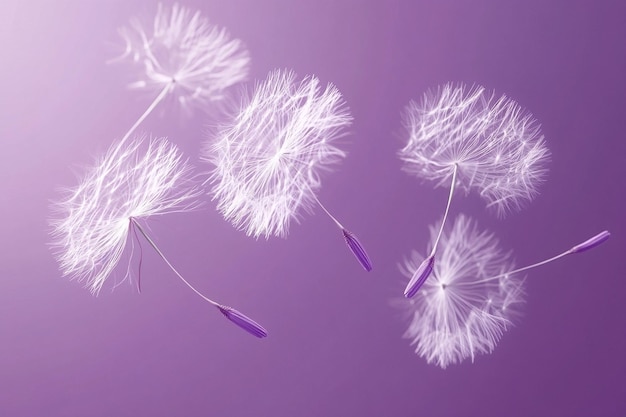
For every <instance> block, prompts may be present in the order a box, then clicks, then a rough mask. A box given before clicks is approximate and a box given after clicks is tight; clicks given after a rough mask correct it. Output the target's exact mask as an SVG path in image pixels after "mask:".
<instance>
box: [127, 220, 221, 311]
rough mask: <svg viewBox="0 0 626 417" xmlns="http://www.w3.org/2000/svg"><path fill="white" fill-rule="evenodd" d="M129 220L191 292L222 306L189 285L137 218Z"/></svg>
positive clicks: (219, 306)
mask: <svg viewBox="0 0 626 417" xmlns="http://www.w3.org/2000/svg"><path fill="white" fill-rule="evenodd" d="M130 221H131V222H132V223H133V224H134V225H135V226H136V227H137V229H138V230H139V232H140V233H141V234H142V235H143V237H145V238H146V240H147V241H148V243H149V244H150V246H152V247H153V248H154V250H155V251H156V252H157V253H158V254H159V256H160V257H161V259H163V261H164V262H165V263H166V264H167V266H169V267H170V269H171V270H172V271H174V273H175V274H176V276H177V277H178V278H180V279H181V281H183V282H184V283H185V284H187V286H188V287H189V288H191V290H192V291H193V292H195V293H196V294H198V295H199V296H200V297H202V299H204V300H205V301H206V302H208V303H210V304H212V305H214V306H215V307H217V308H223V306H222V305H221V304H219V303H217V302H215V301H213V300H211V299H210V298H208V297H206V296H205V295H204V294H202V293H201V292H200V291H198V290H197V289H195V288H194V286H193V285H191V284H190V283H189V282H188V281H187V280H186V279H185V278H183V276H182V275H181V274H180V273H179V272H178V271H177V270H176V268H174V266H173V265H172V264H171V263H170V261H168V260H167V258H166V257H165V255H163V252H161V250H160V249H159V248H158V246H157V245H156V243H154V241H153V240H152V239H151V238H150V236H148V234H147V233H146V232H145V231H144V230H143V227H141V225H140V224H139V222H137V220H135V219H134V218H133V217H131V218H130Z"/></svg>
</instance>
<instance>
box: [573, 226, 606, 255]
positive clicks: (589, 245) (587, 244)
mask: <svg viewBox="0 0 626 417" xmlns="http://www.w3.org/2000/svg"><path fill="white" fill-rule="evenodd" d="M609 237H611V234H610V233H609V232H608V230H605V231H603V232H600V233H598V234H597V235H595V236H594V237H592V238H591V239H589V240H586V241H584V242H583V243H581V244H579V245H576V246H574V247H573V248H571V249H570V250H569V252H570V253H580V252H584V251H587V250H589V249H593V248H595V247H596V246H598V245H601V244H602V243H604V242H605V241H606V240H607V239H608V238H609Z"/></svg>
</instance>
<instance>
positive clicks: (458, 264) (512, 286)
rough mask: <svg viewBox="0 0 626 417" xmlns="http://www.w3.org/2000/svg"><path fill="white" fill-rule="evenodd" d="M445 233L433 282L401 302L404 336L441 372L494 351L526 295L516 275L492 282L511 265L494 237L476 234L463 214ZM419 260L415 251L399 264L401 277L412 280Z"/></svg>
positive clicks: (434, 230) (435, 232)
mask: <svg viewBox="0 0 626 417" xmlns="http://www.w3.org/2000/svg"><path fill="white" fill-rule="evenodd" d="M438 230H440V227H439V225H436V226H432V227H431V228H430V233H431V240H430V244H429V248H428V249H429V250H431V249H432V246H433V245H434V243H435V241H436V239H437V237H438V236H439V233H438ZM446 230H447V231H445V230H444V232H443V234H442V235H441V236H440V244H441V250H440V251H439V255H438V260H437V262H435V263H434V265H433V270H432V275H431V278H430V279H428V280H426V281H425V282H424V284H423V286H421V289H420V290H419V292H418V291H416V294H415V297H414V298H412V299H411V300H405V302H404V303H403V306H404V308H406V309H407V311H409V312H410V313H411V315H412V320H411V323H410V325H409V328H408V329H407V331H406V332H405V334H404V337H405V338H408V339H411V341H412V344H414V345H415V352H416V353H417V354H418V355H419V356H421V357H423V358H424V359H426V361H427V362H428V363H432V364H436V365H438V366H440V367H441V368H446V367H447V366H448V365H451V364H454V363H460V362H462V361H463V360H465V359H467V358H471V359H472V360H473V359H474V357H475V356H477V355H478V354H483V353H490V352H492V351H493V349H494V348H495V346H496V345H497V343H498V341H499V340H500V338H501V336H502V334H503V333H504V332H505V331H506V330H507V328H508V327H509V326H511V325H512V322H511V317H513V316H514V315H515V312H516V309H517V308H518V306H519V305H520V304H521V303H522V302H523V295H524V291H523V280H522V279H521V278H519V277H518V276H517V275H512V274H510V273H507V274H505V275H503V276H501V277H499V278H491V276H493V275H498V274H501V273H502V272H503V271H507V270H510V269H511V268H512V266H513V262H512V260H511V255H510V253H506V252H503V251H502V250H501V249H500V248H499V247H498V240H497V239H496V238H495V237H494V236H493V235H492V234H490V233H487V232H481V231H479V230H478V228H477V227H476V225H475V224H474V222H472V221H471V220H470V219H469V218H467V217H465V216H463V215H460V216H458V217H457V218H456V220H455V221H454V223H453V225H452V227H451V229H450V230H448V228H446ZM423 259H424V258H423V257H421V256H420V255H419V254H418V253H416V252H414V253H413V255H412V257H411V258H410V259H409V260H407V261H406V262H405V264H404V265H402V272H403V274H404V275H405V276H407V277H408V278H413V277H414V275H417V274H416V273H415V272H416V270H417V269H418V268H419V267H420V266H421V265H423V262H422V261H423ZM426 260H428V258H426ZM427 264H428V263H427Z"/></svg>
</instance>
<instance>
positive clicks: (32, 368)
mask: <svg viewBox="0 0 626 417" xmlns="http://www.w3.org/2000/svg"><path fill="white" fill-rule="evenodd" d="M469 3H471V4H469ZM184 4H185V5H187V6H190V7H194V8H199V9H200V10H202V12H203V13H204V14H205V15H206V16H207V17H209V18H210V19H211V21H212V22H214V23H216V24H219V25H221V26H224V27H227V28H228V29H229V30H230V31H231V33H232V34H233V35H234V36H236V37H238V38H240V39H242V40H243V41H244V42H245V43H246V45H247V46H248V48H249V49H250V51H251V55H252V71H251V77H250V78H251V80H254V79H262V78H264V77H265V76H266V74H267V73H268V71H270V70H271V69H273V68H292V69H294V70H295V71H296V72H297V73H298V74H300V75H306V74H316V75H317V76H319V77H320V78H321V80H322V81H324V82H333V83H335V84H336V85H337V86H338V88H339V89H340V90H341V91H342V92H343V94H344V95H345V98H346V100H347V102H348V103H349V105H350V107H351V109H352V112H353V115H354V117H355V122H354V126H353V128H352V133H351V135H350V136H349V137H348V138H347V140H346V150H347V151H348V152H349V155H348V158H347V159H346V160H345V162H344V163H343V164H342V165H341V166H340V167H338V169H337V170H336V171H335V172H333V173H332V174H330V175H327V176H326V177H325V178H324V183H323V188H322V191H321V193H320V198H321V199H322V200H323V201H324V202H326V203H327V206H328V207H329V209H330V210H331V211H332V212H333V213H335V214H336V215H337V216H338V217H339V218H340V219H341V220H342V221H343V222H344V223H345V224H346V225H347V226H348V227H349V228H350V229H351V230H352V231H354V232H355V233H357V234H358V235H359V237H360V238H361V240H362V242H363V243H364V245H366V247H367V248H368V250H369V252H370V254H371V255H372V258H373V261H374V271H373V272H372V273H369V274H367V273H365V272H364V271H363V270H362V269H361V268H360V266H359V265H358V264H357V263H356V262H355V260H354V259H352V256H351V255H350V253H349V252H348V251H347V249H346V248H345V244H344V243H343V242H342V238H341V235H340V233H339V232H338V231H337V229H336V228H335V227H334V225H333V224H332V223H331V222H330V221H329V219H328V218H326V217H325V216H324V215H323V214H322V212H321V210H317V211H316V213H315V215H312V216H305V217H304V219H303V221H302V223H301V224H300V225H297V224H294V225H292V227H291V233H290V235H289V237H288V239H278V238H274V239H270V240H269V241H266V240H263V239H261V240H258V241H255V240H254V239H250V238H247V237H246V236H245V235H244V234H243V233H242V232H238V231H236V230H235V229H234V228H232V227H231V225H230V224H228V223H226V222H225V221H224V220H223V219H222V218H221V216H220V215H219V214H218V213H217V212H216V211H215V205H214V203H209V204H207V206H206V207H205V209H204V210H201V211H198V212H194V213H190V214H183V215H172V216H169V217H162V218H159V219H152V220H149V221H148V224H149V226H150V227H151V229H152V232H153V236H154V237H155V238H156V240H157V242H158V244H159V245H160V246H161V248H162V249H163V251H164V252H165V253H166V254H167V255H168V256H169V258H170V259H171V260H172V262H173V263H174V264H175V265H177V266H178V267H179V269H180V270H181V271H182V272H183V274H184V275H186V276H187V277H188V278H189V279H190V280H191V281H192V282H194V283H195V284H197V286H198V287H199V288H201V290H202V291H204V292H206V293H207V294H209V295H211V296H213V297H215V298H216V299H218V300H222V301H223V302H225V303H230V304H232V305H234V306H236V307H238V308H239V309H241V310H242V311H244V312H246V313H249V314H250V315H251V316H253V317H254V318H255V319H257V320H258V321H260V322H262V323H263V324H264V325H265V326H266V327H267V328H268V330H269V332H270V336H269V337H268V338H267V339H265V340H257V339H255V338H253V337H250V336H249V335H247V334H246V333H244V332H243V331H241V330H239V329H237V328H236V327H234V326H233V325H231V324H230V323H228V321H226V320H224V319H223V318H222V317H221V316H220V315H219V314H218V313H217V312H216V311H215V310H214V309H212V308H210V307H209V306H208V305H206V304H204V303H203V302H202V301H201V300H200V299H199V298H198V297H196V296H195V295H194V294H193V293H192V292H191V291H189V290H188V289H186V288H185V287H184V286H183V285H181V283H180V282H179V281H178V280H177V279H176V278H175V277H174V276H173V274H171V273H170V272H169V270H168V269H167V268H166V266H165V265H164V264H163V263H162V261H161V260H160V259H159V258H158V257H157V256H156V255H155V254H154V253H152V252H151V251H149V250H147V249H145V248H146V247H147V245H144V275H143V282H142V284H143V292H142V294H141V295H139V294H137V292H136V290H135V289H134V287H132V286H131V285H127V284H124V285H122V286H120V287H118V288H117V289H116V290H115V291H114V292H111V291H110V287H108V288H107V289H105V290H104V291H103V292H102V293H101V295H100V296H99V297H98V298H95V297H92V296H91V295H90V294H89V292H88V291H87V290H85V289H83V288H82V287H81V285H80V284H78V283H76V282H71V281H69V280H67V279H65V278H63V277H61V275H60V273H59V271H58V268H57V264H56V262H55V260H54V258H53V257H52V255H51V252H50V250H49V247H48V246H47V244H48V242H49V241H50V238H49V235H48V226H47V218H48V217H49V216H50V213H49V211H48V207H49V202H50V201H51V200H53V199H55V198H58V196H59V194H58V187H60V186H73V185H75V184H76V182H77V173H78V174H79V173H81V172H82V169H81V167H83V166H86V165H90V164H91V163H92V162H93V158H94V157H95V156H97V155H100V154H101V153H102V152H103V150H104V149H106V147H107V146H108V144H109V143H111V141H112V140H113V139H114V138H119V137H120V136H121V135H122V134H123V133H124V132H125V131H126V130H127V129H128V127H130V125H131V124H132V123H133V122H134V121H135V120H136V118H137V117H138V116H139V115H140V114H141V113H142V112H143V110H144V109H145V108H146V107H147V105H148V104H149V102H150V100H151V97H149V96H146V95H142V94H137V93H135V92H132V91H128V90H127V89H126V88H125V83H126V82H127V81H128V79H129V73H128V69H129V68H128V67H127V66H125V65H117V66H107V65H106V64H105V60H106V59H108V58H110V57H112V56H114V55H115V53H116V51H118V50H119V49H118V48H119V46H120V42H121V40H120V38H119V37H118V36H117V32H116V29H117V28H118V27H119V26H123V25H126V24H127V22H128V20H129V19H130V18H131V17H133V16H143V17H146V18H147V19H150V16H153V13H154V11H155V9H156V6H155V4H154V3H150V2H131V3H130V4H126V2H121V1H118V2H104V1H103V2H88V1H71V2H70V1H54V2H53V1H49V2H43V1H42V2H33V1H23V2H22V1H17V0H8V1H7V0H4V1H2V3H1V4H0V16H1V17H0V19H1V20H0V27H1V29H0V30H1V32H0V47H1V49H0V50H1V54H2V61H1V64H0V82H1V85H2V87H1V89H0V136H1V138H2V141H3V142H2V143H3V146H2V148H1V151H0V152H1V153H0V196H1V198H2V204H0V219H1V223H0V224H1V229H0V231H1V233H0V249H1V252H0V261H1V262H0V415H1V416H153V417H154V416H175V415H176V416H213V415H215V416H298V417H305V416H357V415H358V416H414V415H427V416H448V415H450V416H503V415H507V416H548V415H549V416H592V415H593V416H600V415H601V416H624V415H626V400H625V398H626V382H625V377H626V355H625V352H626V314H625V312H624V293H625V290H626V281H625V280H624V278H625V273H626V262H625V260H626V256H624V248H625V247H626V245H625V239H624V233H623V232H624V224H625V222H624V215H623V211H624V208H623V205H621V204H620V203H622V202H623V201H624V194H625V193H624V191H625V187H624V179H623V178H624V177H623V175H624V167H625V166H626V165H625V164H626V147H625V145H624V143H626V142H625V141H624V132H625V131H626V116H625V111H626V110H625V109H626V81H625V74H626V47H625V43H624V42H625V40H626V7H625V6H624V5H623V4H624V3H623V2H622V1H604V2H599V1H593V0H589V1H569V0H567V1H565V0H564V1H545V0H534V1H528V0H525V1H510V2H509V1H507V2H501V1H496V0H494V1H474V2H466V1H457V2H446V1H443V2H435V1H411V2H410V1H405V2H399V1H382V0H381V1H377V2H374V1H372V2H361V1H356V0H354V1H334V0H324V1H309V2H306V3H305V2H295V1H294V2H292V1H288V0H284V1H254V0H247V1H244V0H235V1H233V0H228V1H195V2H193V1H185V2H184ZM448 81H455V82H465V83H469V84H472V83H480V84H483V85H485V86H487V87H489V88H492V89H495V90H496V91H497V92H499V93H504V94H507V95H509V96H510V97H512V98H514V99H516V100H517V101H518V102H519V103H520V104H522V105H523V106H524V107H526V108H527V109H528V110H530V111H531V112H533V114H534V115H535V117H536V118H537V119H538V120H539V121H540V122H541V123H542V125H543V130H544V133H545V135H546V138H547V141H548V146H549V148H550V150H551V152H552V162H551V165H550V174H549V176H548V179H547V182H546V183H545V184H544V185H543V186H542V187H541V189H540V191H541V194H540V196H539V197H538V198H536V199H535V201H533V202H532V203H531V204H530V205H528V207H527V209H526V210H523V211H521V212H519V213H513V214H511V215H509V216H508V217H506V218H505V219H498V218H497V217H496V216H494V215H493V214H492V213H490V212H488V211H486V210H485V208H484V204H483V202H482V201H481V200H480V199H479V198H478V197H476V196H469V197H463V196H461V195H459V196H457V198H455V200H454V202H453V206H452V214H453V215H454V214H455V213H460V212H464V213H467V214H470V215H472V216H474V217H475V218H476V219H477V220H478V222H479V225H480V226H481V227H483V228H487V229H490V230H492V231H493V232H495V233H496V234H497V235H498V236H499V237H500V238H501V243H502V245H503V247H504V248H510V249H514V250H515V257H516V259H517V263H518V264H519V265H522V264H528V263H532V262H535V261H537V260H540V259H543V258H544V257H548V256H551V255H553V254H556V253H558V252H560V251H561V250H565V249H567V248H569V247H570V246H572V245H574V244H576V243H579V242H580V241H582V240H584V239H586V238H587V237H589V236H591V235H593V234H595V233H597V232H599V231H601V230H603V229H609V230H610V231H611V232H612V233H613V236H612V237H611V239H610V240H609V241H608V242H607V243H606V244H604V245H603V246H601V247H599V248H597V249H595V250H593V251H590V252H586V253H584V254H582V255H577V256H572V257H569V258H566V259H564V260H561V261H559V262H557V263H553V264H550V265H548V266H546V267H543V268H541V269H537V270H534V271H532V272H531V273H530V274H529V275H528V279H527V290H528V302H527V304H526V305H525V307H524V316H523V317H522V318H521V320H520V321H519V322H518V323H517V326H516V327H514V328H513V329H512V330H511V331H509V332H508V333H506V334H505V335H504V337H503V339H502V340H501V342H500V343H499V346H498V347H497V348H496V350H495V351H494V353H493V354H491V355H483V356H479V357H478V358H477V359H476V361H475V363H474V364H472V363H471V362H469V361H467V362H465V363H463V364H461V365H456V366H451V367H449V368H448V369H446V370H445V371H444V370H441V369H439V368H438V367H435V366H433V365H428V364H426V363H425V361H424V360H423V359H421V358H419V357H417V356H416V355H414V353H413V349H412V347H411V346H409V344H408V341H407V340H403V339H401V335H402V333H403V332H404V330H405V328H406V325H407V322H406V321H405V320H404V319H403V318H402V315H401V313H400V312H399V311H397V310H395V309H393V308H392V307H390V300H392V299H394V297H397V296H399V295H401V292H402V289H403V288H404V284H405V279H404V278H403V277H402V276H401V274H400V273H399V271H398V268H397V263H398V262H399V261H401V260H402V259H403V258H404V256H405V255H407V254H408V253H409V252H410V250H411V249H413V248H416V249H419V250H422V251H423V250H424V246H425V244H426V239H427V237H428V231H427V226H428V225H429V224H431V223H433V222H435V221H437V220H438V218H439V216H440V215H441V213H442V210H443V207H444V204H445V198H446V193H447V191H446V190H445V189H436V190H435V189H433V188H432V186H431V184H427V183H421V182H420V181H419V180H417V179H415V178H413V177H410V176H408V175H406V174H405V173H403V172H401V171H400V169H399V168H400V163H399V160H398V159H397V158H396V152H397V150H398V148H399V147H401V146H402V143H403V139H402V136H401V132H402V130H401V128H400V111H401V109H402V108H403V107H404V106H405V105H406V103H407V102H408V101H409V100H410V99H412V98H415V99H417V98H419V97H420V96H421V95H422V93H423V92H424V91H425V90H426V89H428V88H432V87H436V86H438V85H440V84H442V83H445V82H448ZM161 110H162V112H157V113H155V114H153V115H152V116H151V117H149V118H148V119H147V120H146V122H145V123H144V125H143V128H144V129H145V130H146V131H148V132H151V133H153V134H155V135H159V136H168V137H170V139H171V140H172V141H173V142H175V143H176V144H178V145H180V146H181V148H182V149H183V150H184V152H186V153H187V155H189V157H190V158H191V160H192V161H194V162H197V159H196V155H197V154H198V150H199V149H200V146H201V143H202V141H203V140H204V139H205V136H204V134H203V131H204V126H205V125H206V123H207V122H209V121H210V120H208V119H206V118H205V117H201V116H200V115H199V114H196V117H194V118H192V119H189V120H186V121H184V122H181V118H180V117H179V115H178V114H177V113H176V112H175V111H171V110H173V109H171V108H168V107H167V106H163V107H161ZM168 111H169V113H168Z"/></svg>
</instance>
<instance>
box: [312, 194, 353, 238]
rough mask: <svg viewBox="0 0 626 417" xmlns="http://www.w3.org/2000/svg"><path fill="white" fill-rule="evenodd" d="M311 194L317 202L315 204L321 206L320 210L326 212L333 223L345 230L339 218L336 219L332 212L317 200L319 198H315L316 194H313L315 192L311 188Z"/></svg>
mask: <svg viewBox="0 0 626 417" xmlns="http://www.w3.org/2000/svg"><path fill="white" fill-rule="evenodd" d="M311 195H312V196H313V198H314V199H315V201H316V202H317V204H318V205H319V206H320V207H321V208H322V210H324V213H326V214H327V215H328V217H330V218H331V220H332V221H333V222H335V224H336V225H337V227H339V228H340V229H342V230H345V228H344V227H343V225H342V224H341V223H340V222H339V220H337V219H336V218H335V216H333V215H332V214H330V211H328V210H327V209H326V207H324V205H323V204H322V202H321V201H320V200H319V198H317V196H316V195H315V193H314V192H313V190H311Z"/></svg>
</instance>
